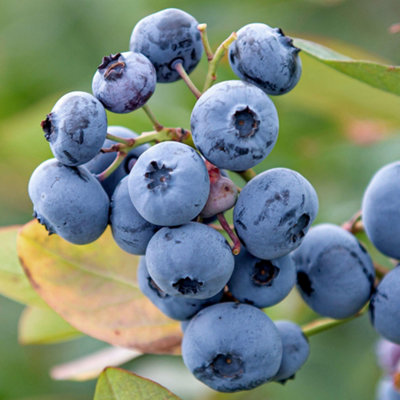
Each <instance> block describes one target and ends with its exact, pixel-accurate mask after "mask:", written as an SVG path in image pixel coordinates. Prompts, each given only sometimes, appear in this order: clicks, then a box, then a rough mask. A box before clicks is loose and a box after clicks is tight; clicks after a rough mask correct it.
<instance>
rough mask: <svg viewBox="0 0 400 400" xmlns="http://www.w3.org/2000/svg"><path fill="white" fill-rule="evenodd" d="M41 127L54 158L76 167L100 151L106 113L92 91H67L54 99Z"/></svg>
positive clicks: (105, 127)
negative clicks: (57, 98)
mask: <svg viewBox="0 0 400 400" xmlns="http://www.w3.org/2000/svg"><path fill="white" fill-rule="evenodd" d="M42 128H43V131H44V132H45V138H46V140H47V141H48V142H49V143H50V148H51V151H52V152H53V154H54V157H56V158H57V160H59V161H61V162H62V163H63V164H64V165H68V166H78V165H82V164H84V163H85V162H87V161H89V160H91V159H92V158H93V157H94V156H95V155H96V154H97V153H98V152H99V151H100V149H101V146H102V144H103V143H104V140H105V138H106V135H107V116H106V112H105V110H104V107H103V106H102V104H101V103H100V102H99V101H98V100H97V99H96V98H95V97H93V96H92V95H91V94H89V93H85V92H70V93H67V94H66V95H64V96H62V97H61V98H60V99H59V100H58V101H57V103H56V104H55V105H54V107H53V109H52V110H51V113H50V114H48V115H47V118H46V119H45V120H44V121H42Z"/></svg>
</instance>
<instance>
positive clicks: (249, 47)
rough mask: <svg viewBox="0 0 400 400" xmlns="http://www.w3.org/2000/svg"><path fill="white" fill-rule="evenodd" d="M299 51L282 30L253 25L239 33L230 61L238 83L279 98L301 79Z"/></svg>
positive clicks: (247, 26) (232, 46)
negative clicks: (246, 83)
mask: <svg viewBox="0 0 400 400" xmlns="http://www.w3.org/2000/svg"><path fill="white" fill-rule="evenodd" d="M299 51H300V49H298V48H297V47H295V46H293V40H292V39H291V38H289V37H287V36H285V35H284V34H283V32H282V30H281V29H279V28H271V27H269V26H268V25H265V24H259V23H253V24H248V25H246V26H244V27H243V28H241V29H239V30H238V32H237V40H235V41H234V42H233V43H232V45H231V46H230V48H229V61H230V64H231V67H232V69H233V71H234V72H235V74H236V75H237V76H238V77H239V78H240V79H243V80H245V81H247V82H250V83H252V84H254V85H256V86H258V87H259V88H261V89H262V90H264V91H265V92H266V93H268V94H271V95H279V94H284V93H287V92H289V91H290V90H292V89H293V88H294V87H295V86H296V84H297V82H298V81H299V79H300V75H301V60H300V57H299V55H298V53H299Z"/></svg>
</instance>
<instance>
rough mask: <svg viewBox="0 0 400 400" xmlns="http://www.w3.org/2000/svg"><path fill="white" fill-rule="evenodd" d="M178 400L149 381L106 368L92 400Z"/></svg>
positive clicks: (120, 370)
mask: <svg viewBox="0 0 400 400" xmlns="http://www.w3.org/2000/svg"><path fill="white" fill-rule="evenodd" d="M132 399H135V400H179V397H177V396H175V395H174V394H173V393H171V392H170V391H169V390H167V389H166V388H164V387H163V386H161V385H159V384H158V383H155V382H153V381H151V380H149V379H145V378H142V377H140V376H138V375H135V374H133V373H132V372H128V371H125V370H122V369H119V368H107V369H105V370H104V371H103V373H102V374H101V375H100V378H99V380H98V382H97V386H96V392H95V394H94V400H132Z"/></svg>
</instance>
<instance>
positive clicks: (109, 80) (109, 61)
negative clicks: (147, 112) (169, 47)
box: [92, 51, 156, 113]
mask: <svg viewBox="0 0 400 400" xmlns="http://www.w3.org/2000/svg"><path fill="white" fill-rule="evenodd" d="M155 88H156V72H155V70H154V67H153V65H152V63H151V62H150V61H149V60H148V59H147V58H146V57H145V56H144V55H143V54H139V53H133V52H131V51H127V52H125V53H117V54H112V55H110V56H109V57H104V58H103V62H102V63H101V65H100V66H99V67H98V68H97V71H96V73H95V75H94V77H93V81H92V90H93V94H94V95H95V96H96V97H97V98H98V99H99V100H100V101H101V102H102V103H103V105H104V107H105V108H107V110H110V111H112V112H115V113H128V112H131V111H134V110H136V109H138V108H140V107H142V106H143V105H144V104H145V103H146V102H147V100H148V99H149V98H150V97H151V95H152V94H153V93H154V90H155Z"/></svg>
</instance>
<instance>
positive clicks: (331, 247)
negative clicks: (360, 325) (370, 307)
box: [293, 224, 375, 319]
mask: <svg viewBox="0 0 400 400" xmlns="http://www.w3.org/2000/svg"><path fill="white" fill-rule="evenodd" d="M293 259H294V261H295V263H296V267H297V286H298V289H299V291H300V294H301V296H302V297H303V299H304V301H305V302H306V303H307V304H308V305H309V306H310V307H311V308H312V309H313V310H314V311H315V312H317V313H319V314H321V315H324V316H326V317H331V318H338V319H340V318H347V317H350V316H352V315H354V314H356V313H357V312H358V311H360V310H361V308H362V307H363V306H364V305H365V304H366V302H367V301H368V300H369V298H370V296H371V293H372V290H373V285H374V279H375V270H374V266H373V264H372V260H371V257H370V256H369V254H368V253H367V251H366V250H365V249H364V247H362V245H361V244H360V243H359V242H358V240H357V239H356V238H355V237H354V236H353V235H352V234H351V233H349V232H347V231H345V230H344V229H342V228H340V227H339V226H336V225H332V224H321V225H317V226H315V227H314V228H312V229H311V230H310V231H309V232H308V234H307V235H306V237H305V239H304V241H303V243H302V244H301V246H300V247H299V248H298V249H297V250H296V251H295V252H294V253H293Z"/></svg>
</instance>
